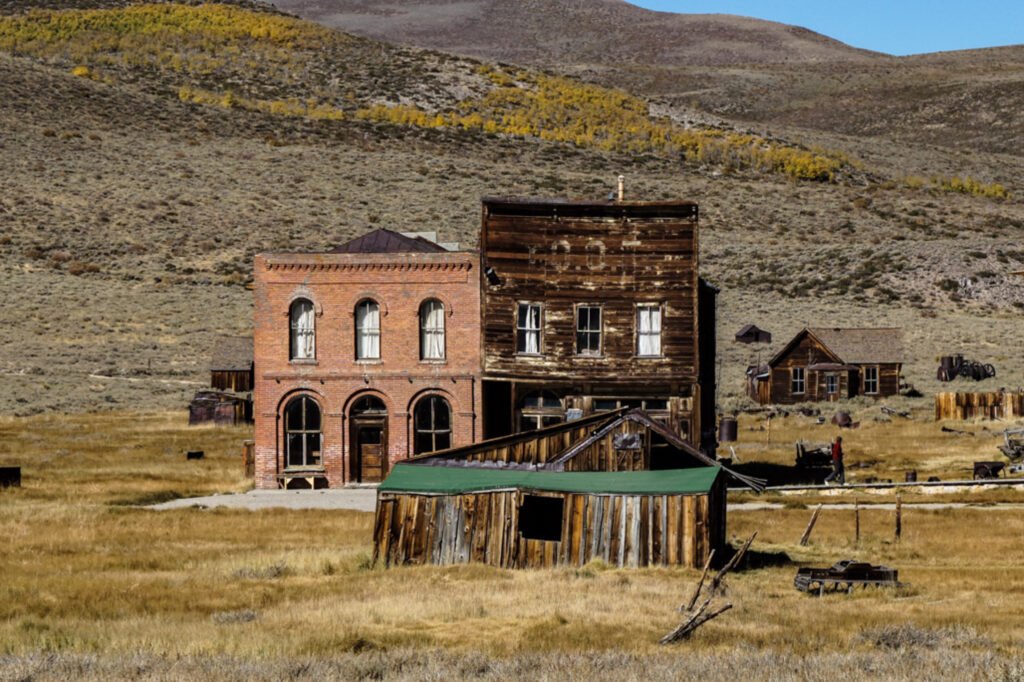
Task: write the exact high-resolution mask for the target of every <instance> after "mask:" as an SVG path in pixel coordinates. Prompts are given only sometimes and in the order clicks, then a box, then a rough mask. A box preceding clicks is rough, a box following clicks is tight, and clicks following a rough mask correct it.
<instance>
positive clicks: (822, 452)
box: [796, 440, 832, 469]
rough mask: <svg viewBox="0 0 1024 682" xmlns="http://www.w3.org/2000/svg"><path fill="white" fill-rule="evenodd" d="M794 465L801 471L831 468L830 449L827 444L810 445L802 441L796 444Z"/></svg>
mask: <svg viewBox="0 0 1024 682" xmlns="http://www.w3.org/2000/svg"><path fill="white" fill-rule="evenodd" d="M796 465H797V466H798V467H800V468H801V469H820V468H825V467H831V466H832V447H831V446H830V445H829V444H827V443H826V444H824V445H818V444H815V445H811V444H809V443H805V442H803V441H802V440H801V441H797V443H796Z"/></svg>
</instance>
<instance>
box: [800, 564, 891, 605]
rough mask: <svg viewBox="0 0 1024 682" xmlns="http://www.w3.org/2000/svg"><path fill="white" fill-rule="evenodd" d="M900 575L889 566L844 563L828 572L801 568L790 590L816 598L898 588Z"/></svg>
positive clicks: (826, 570) (820, 569) (829, 569)
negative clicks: (866, 589) (859, 588)
mask: <svg viewBox="0 0 1024 682" xmlns="http://www.w3.org/2000/svg"><path fill="white" fill-rule="evenodd" d="M900 584H901V583H900V581H899V572H898V571H897V570H896V569H895V568H889V567H888V566H873V565H872V564H869V563H867V562H865V561H854V560H853V559H843V560H842V561H838V562H836V563H835V564H833V565H832V566H831V567H829V568H800V569H797V572H796V577H795V578H793V586H794V587H796V589H798V590H800V591H801V592H807V593H808V594H816V595H818V596H819V597H820V596H822V595H823V594H825V593H826V592H838V591H840V590H846V592H848V593H849V592H853V588H854V587H857V586H862V587H869V586H874V587H899V586H900Z"/></svg>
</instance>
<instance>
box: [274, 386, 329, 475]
mask: <svg viewBox="0 0 1024 682" xmlns="http://www.w3.org/2000/svg"><path fill="white" fill-rule="evenodd" d="M300 401H302V402H303V407H302V424H301V425H300V426H301V427H300V428H298V429H292V428H290V426H291V424H290V423H289V419H288V411H289V409H290V408H291V406H292V405H293V404H295V403H296V402H300ZM310 404H312V406H313V408H314V409H316V410H317V411H318V412H319V413H320V414H319V421H320V428H319V429H307V428H306V422H307V414H308V412H307V411H308V409H309V405H310ZM281 416H282V420H281V422H282V423H281V430H282V432H283V433H284V469H285V470H286V471H287V470H299V469H317V470H322V469H323V468H324V421H323V419H324V413H323V409H322V408H321V407H320V403H319V402H317V401H316V400H315V399H314V398H313V397H312V396H310V395H306V394H300V395H297V396H294V397H293V398H291V399H290V400H289V401H288V402H287V403H286V404H285V406H284V410H283V411H282V413H281ZM312 434H316V435H317V436H319V438H318V440H319V445H320V449H319V450H317V453H318V454H317V461H316V463H312V464H311V463H310V462H309V459H310V457H309V452H308V439H307V436H308V435H312ZM292 435H299V436H301V437H302V463H301V464H292V443H291V440H292V439H291V436H292Z"/></svg>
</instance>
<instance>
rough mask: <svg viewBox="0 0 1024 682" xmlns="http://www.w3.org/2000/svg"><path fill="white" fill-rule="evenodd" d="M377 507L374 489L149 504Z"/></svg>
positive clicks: (268, 493) (256, 493)
mask: <svg viewBox="0 0 1024 682" xmlns="http://www.w3.org/2000/svg"><path fill="white" fill-rule="evenodd" d="M376 504H377V489H376V488H343V489H335V490H250V491H249V492H247V493H241V494H229V495H211V496H210V497H187V498H183V499H180V500H171V501H170V502H161V503H160V504H154V505H150V506H149V507H148V508H149V509H156V510H159V511H164V510H168V509H184V508H186V507H204V508H205V507H227V508H230V509H250V510H258V509H275V508H277V509H352V510H355V511H363V512H372V511H374V509H375V508H376Z"/></svg>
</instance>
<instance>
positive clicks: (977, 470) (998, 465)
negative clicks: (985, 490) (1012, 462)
mask: <svg viewBox="0 0 1024 682" xmlns="http://www.w3.org/2000/svg"><path fill="white" fill-rule="evenodd" d="M1005 468H1006V462H975V463H974V479H975V480H977V479H979V478H983V479H984V478H999V473H1000V472H1001V471H1002V470H1003V469H1005Z"/></svg>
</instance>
